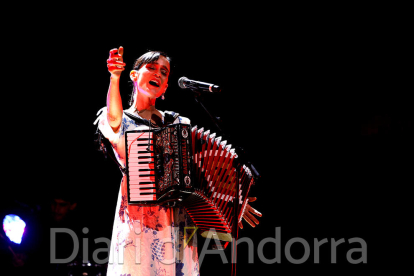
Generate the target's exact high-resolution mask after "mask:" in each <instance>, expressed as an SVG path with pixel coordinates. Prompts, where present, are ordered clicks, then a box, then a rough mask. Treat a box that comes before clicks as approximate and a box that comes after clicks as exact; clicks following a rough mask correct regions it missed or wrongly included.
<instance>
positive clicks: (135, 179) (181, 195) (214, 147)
mask: <svg viewBox="0 0 414 276" xmlns="http://www.w3.org/2000/svg"><path fill="white" fill-rule="evenodd" d="M125 145H126V151H127V152H126V156H127V160H126V161H127V162H126V164H127V165H126V169H127V170H126V173H127V185H128V203H129V204H167V205H170V206H176V205H179V206H183V207H184V208H185V209H186V211H187V213H188V214H189V215H190V217H191V218H192V220H193V222H194V223H195V225H196V226H197V227H198V228H200V229H201V230H202V231H204V235H203V234H202V235H203V236H205V233H207V232H208V231H209V230H210V229H211V228H214V229H215V230H216V232H217V233H218V237H215V238H218V239H221V240H225V241H231V233H232V230H233V226H234V223H237V222H238V221H240V220H241V218H242V216H243V213H244V209H245V207H246V204H247V202H248V199H247V196H248V194H249V191H250V188H251V187H252V185H253V184H254V178H253V176H252V173H251V171H250V169H249V168H248V167H247V166H246V165H242V164H239V163H238V160H237V154H236V153H235V150H234V149H232V148H231V145H227V142H226V141H221V137H216V134H210V131H209V130H207V131H204V129H203V128H200V129H198V128H197V126H195V127H193V128H191V126H190V125H187V124H172V125H168V126H166V127H164V128H160V129H153V130H133V131H127V132H126V134H125ZM237 177H239V179H238V181H237ZM237 183H239V189H237V185H236V184H237ZM237 190H239V202H238V203H237V202H236V200H235V199H236V193H237ZM235 208H237V209H236V210H235ZM235 211H236V212H235ZM235 213H237V214H238V218H237V221H236V220H235V219H234V214H235Z"/></svg>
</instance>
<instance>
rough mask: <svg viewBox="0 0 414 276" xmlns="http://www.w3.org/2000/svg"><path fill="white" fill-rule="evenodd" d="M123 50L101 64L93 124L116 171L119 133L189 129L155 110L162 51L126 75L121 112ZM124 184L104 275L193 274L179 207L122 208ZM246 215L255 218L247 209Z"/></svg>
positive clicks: (192, 250) (192, 249) (192, 246)
mask: <svg viewBox="0 0 414 276" xmlns="http://www.w3.org/2000/svg"><path fill="white" fill-rule="evenodd" d="M123 51H124V49H123V47H120V48H119V50H118V49H112V50H111V51H110V57H109V59H108V60H107V63H108V70H109V72H110V73H111V80H110V85H109V90H108V95H107V106H106V107H104V108H102V109H101V111H102V113H101V115H100V116H99V118H98V119H97V121H99V125H98V128H99V130H100V131H101V132H102V134H103V135H104V136H105V137H106V138H107V139H108V140H109V141H110V142H111V145H112V147H113V149H114V151H115V156H116V159H117V161H118V163H119V164H120V167H121V169H122V168H125V157H126V156H125V140H124V134H125V131H127V130H134V129H147V128H148V127H149V124H151V126H152V127H160V126H164V125H166V124H169V123H184V124H190V120H189V119H188V118H185V117H181V116H178V114H174V113H173V112H172V113H166V112H162V111H159V110H157V109H156V108H155V101H156V99H157V98H159V97H163V95H164V94H165V92H166V89H167V87H168V77H169V74H170V58H169V57H168V56H167V55H166V54H165V53H162V52H153V51H152V52H148V53H146V54H144V55H142V56H141V57H140V58H138V59H137V61H136V62H135V64H134V67H133V70H132V71H131V72H130V78H131V80H132V81H133V84H134V90H133V93H132V97H131V101H130V103H131V106H130V107H129V108H128V109H126V110H125V111H124V110H123V107H122V100H121V95H120V91H119V80H120V76H121V73H122V71H124V70H125V63H124V62H123V58H122V56H123ZM134 118H135V119H134ZM136 118H138V120H136ZM126 182H127V179H126V177H125V174H124V175H123V179H122V182H121V187H120V192H119V195H118V201H117V202H118V203H117V207H116V210H117V211H116V215H115V221H114V228H113V232H112V240H111V249H110V256H109V265H108V273H107V275H117V276H119V275H124V274H125V275H128V274H131V275H134V276H135V275H145V276H147V275H199V264H198V255H197V240H196V236H197V235H193V236H192V238H191V240H190V241H187V240H186V242H187V243H188V244H184V241H183V239H184V231H185V228H186V227H189V228H188V229H190V230H189V231H190V232H189V233H188V234H186V237H189V236H191V234H192V233H191V231H192V230H191V229H192V228H191V227H194V225H193V223H192V221H191V219H190V217H189V216H188V215H187V214H186V213H185V212H184V210H183V209H182V208H168V207H163V206H139V205H128V202H127V183H126ZM252 201H253V200H252ZM248 210H249V211H250V212H253V213H255V214H256V215H259V216H261V215H260V213H258V212H257V211H255V210H254V209H253V208H251V207H250V206H248ZM250 212H246V219H247V221H248V222H249V224H251V225H252V226H253V227H254V226H255V225H254V223H253V221H254V222H255V223H256V224H258V221H257V220H256V219H255V218H254V217H253V216H252V215H251V214H250ZM247 216H248V217H247ZM121 249H123V250H121ZM174 252H175V254H174ZM174 256H175V258H174Z"/></svg>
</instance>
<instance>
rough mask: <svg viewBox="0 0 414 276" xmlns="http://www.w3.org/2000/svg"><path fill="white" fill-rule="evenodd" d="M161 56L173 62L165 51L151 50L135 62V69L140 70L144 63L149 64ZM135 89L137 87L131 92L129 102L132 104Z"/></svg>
mask: <svg viewBox="0 0 414 276" xmlns="http://www.w3.org/2000/svg"><path fill="white" fill-rule="evenodd" d="M160 56H163V57H165V58H166V59H167V60H168V62H170V63H171V58H170V57H169V56H168V55H167V54H166V53H164V52H161V51H149V52H147V53H145V54H143V55H142V56H140V57H139V58H138V59H137V60H136V61H135V63H134V67H133V70H137V71H138V70H139V69H140V68H141V67H142V65H144V64H148V63H153V62H155V61H157V60H158V59H159V58H160ZM134 89H135V87H134V88H133V89H132V93H131V98H130V99H129V104H130V105H132V104H133V103H134Z"/></svg>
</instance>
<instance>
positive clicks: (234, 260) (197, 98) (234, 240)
mask: <svg viewBox="0 0 414 276" xmlns="http://www.w3.org/2000/svg"><path fill="white" fill-rule="evenodd" d="M190 90H191V91H193V92H194V100H195V101H196V103H198V104H199V105H200V106H201V107H202V108H203V110H204V111H205V112H206V113H207V114H208V116H209V117H210V119H211V121H212V122H213V124H214V125H215V126H216V128H217V129H218V131H220V133H221V135H222V136H224V133H223V130H222V129H221V127H220V126H219V122H218V119H217V118H216V117H214V116H213V115H211V113H210V112H209V111H208V110H207V108H206V107H205V106H204V105H203V103H202V102H201V93H200V92H199V91H197V89H195V88H190ZM235 148H236V152H238V153H245V151H244V150H243V148H241V147H238V146H235ZM237 157H238V158H237V159H238V160H237V166H236V178H237V179H236V196H235V198H234V209H233V229H232V237H233V238H232V271H231V275H232V276H236V263H237V238H238V233H239V231H238V230H239V226H238V224H239V204H240V200H239V192H240V169H241V165H243V163H242V160H245V158H244V157H243V156H240V155H239V154H237ZM239 157H240V158H239ZM247 164H248V165H249V166H250V167H251V168H252V172H253V177H254V178H255V179H257V178H259V177H260V175H259V173H258V172H257V170H256V169H255V168H254V167H253V164H251V162H247ZM224 249H225V247H223V250H224Z"/></svg>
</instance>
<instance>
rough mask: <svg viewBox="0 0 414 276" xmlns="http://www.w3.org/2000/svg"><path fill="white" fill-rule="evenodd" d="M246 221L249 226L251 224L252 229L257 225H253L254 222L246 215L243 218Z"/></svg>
mask: <svg viewBox="0 0 414 276" xmlns="http://www.w3.org/2000/svg"><path fill="white" fill-rule="evenodd" d="M243 218H244V220H245V221H247V223H248V224H250V226H251V227H256V225H255V224H254V223H253V221H251V220H250V219H249V218H248V217H247V216H246V214H244V216H243Z"/></svg>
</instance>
